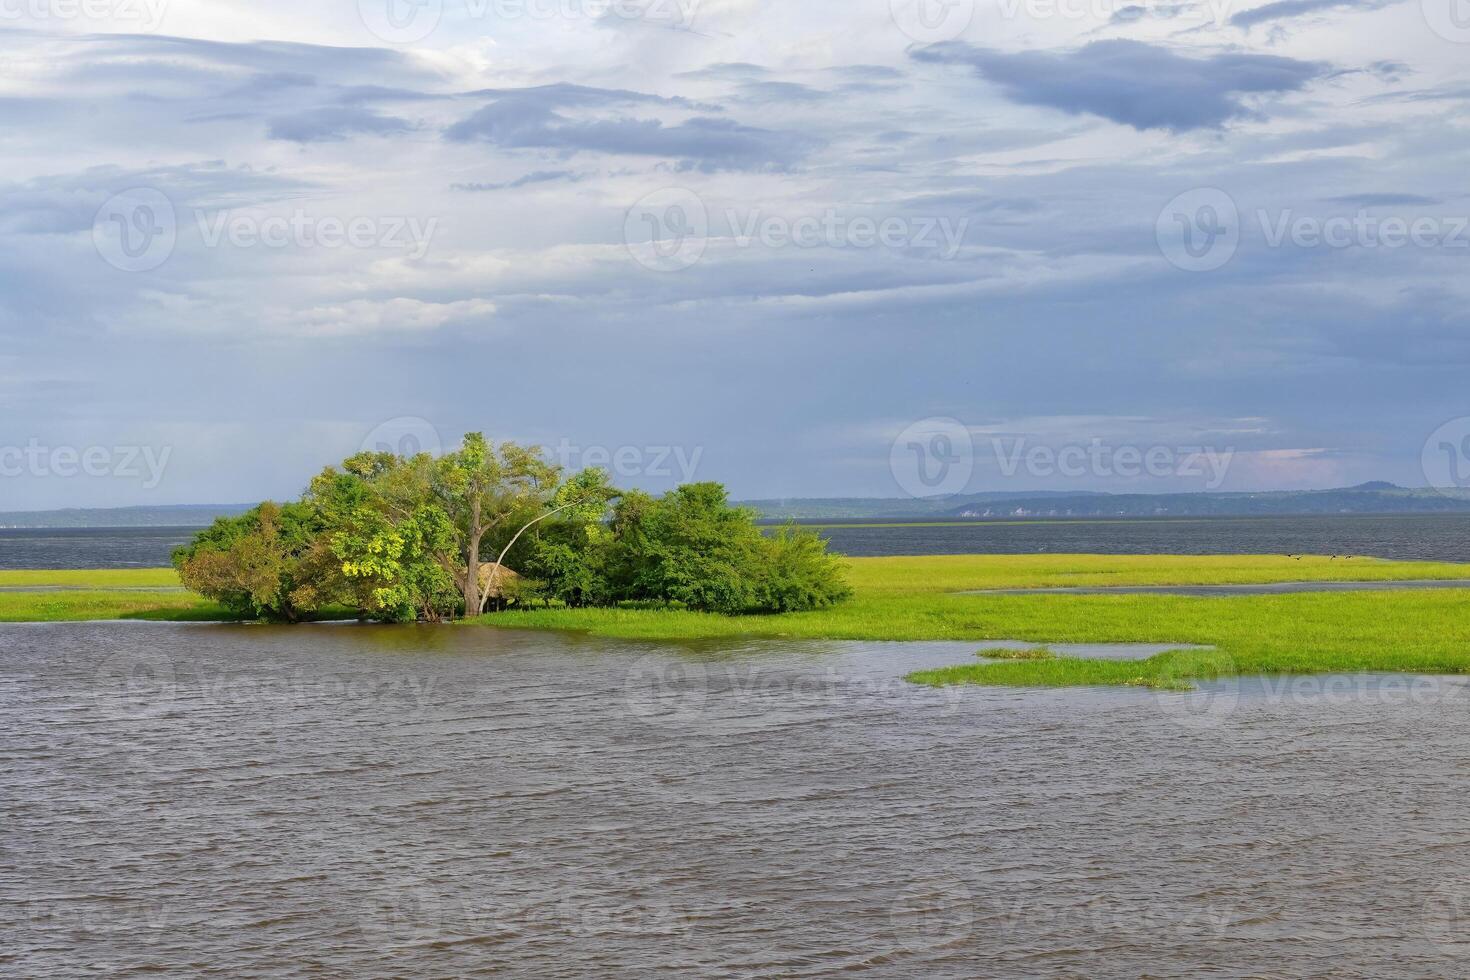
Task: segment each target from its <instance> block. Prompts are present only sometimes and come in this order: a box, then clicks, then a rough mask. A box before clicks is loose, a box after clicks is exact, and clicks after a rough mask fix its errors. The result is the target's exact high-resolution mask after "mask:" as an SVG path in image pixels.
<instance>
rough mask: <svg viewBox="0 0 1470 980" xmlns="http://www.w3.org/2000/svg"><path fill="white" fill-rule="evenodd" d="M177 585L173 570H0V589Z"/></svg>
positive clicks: (177, 578)
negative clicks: (15, 587) (5, 587)
mask: <svg viewBox="0 0 1470 980" xmlns="http://www.w3.org/2000/svg"><path fill="white" fill-rule="evenodd" d="M178 584H179V576H178V573H177V572H175V571H174V570H173V569H172V568H107V569H65V570H50V569H38V570H33V569H22V570H19V571H0V587H3V586H33V587H44V586H58V587H67V588H76V587H78V586H85V587H88V588H94V589H107V588H114V589H118V588H129V589H141V588H151V587H156V586H173V587H177V586H178Z"/></svg>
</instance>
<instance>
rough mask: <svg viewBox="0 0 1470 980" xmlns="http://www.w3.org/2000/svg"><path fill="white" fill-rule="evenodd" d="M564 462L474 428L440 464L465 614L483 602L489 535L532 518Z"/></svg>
mask: <svg viewBox="0 0 1470 980" xmlns="http://www.w3.org/2000/svg"><path fill="white" fill-rule="evenodd" d="M559 474H560V467H558V466H556V465H555V464H554V463H551V462H548V461H547V460H545V459H543V458H542V456H541V450H540V448H539V447H527V446H518V445H516V444H515V443H513V442H504V443H501V444H500V445H499V446H496V445H494V444H493V443H491V442H489V441H487V440H486V439H485V436H484V434H482V433H479V432H471V433H469V434H467V435H466V436H465V437H464V443H463V445H461V447H460V448H459V449H458V450H457V451H455V452H452V453H448V454H446V455H445V456H443V457H442V458H441V459H440V460H439V461H438V464H437V467H436V472H435V479H434V489H435V492H436V494H437V496H438V499H439V501H440V504H441V506H442V508H443V510H444V512H445V514H446V515H447V516H448V517H449V519H450V520H451V521H452V522H453V524H454V526H455V528H456V531H457V544H458V552H459V555H458V557H459V559H460V564H461V566H462V569H463V571H462V573H461V574H460V576H459V582H460V587H461V590H462V595H463V599H464V609H465V615H467V616H472V615H475V614H476V613H478V612H479V611H480V609H481V607H482V602H481V599H482V596H481V592H480V553H481V549H482V548H483V547H484V546H485V543H486V538H487V537H489V536H491V535H492V534H500V535H503V536H505V537H506V538H507V539H508V538H509V536H510V532H512V531H514V529H515V528H516V527H519V526H521V525H523V524H524V523H525V522H527V521H530V520H534V519H535V518H536V516H537V515H538V514H539V513H540V512H541V511H542V510H543V508H544V507H545V505H546V502H547V500H548V499H550V497H551V495H552V494H553V493H554V492H555V490H556V482H557V477H558V476H559Z"/></svg>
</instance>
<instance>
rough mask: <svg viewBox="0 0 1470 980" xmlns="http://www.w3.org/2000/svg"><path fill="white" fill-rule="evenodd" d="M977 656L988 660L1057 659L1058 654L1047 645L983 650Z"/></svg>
mask: <svg viewBox="0 0 1470 980" xmlns="http://www.w3.org/2000/svg"><path fill="white" fill-rule="evenodd" d="M977 656H981V657H984V658H985V659H986V660H1055V659H1056V657H1057V655H1056V654H1054V653H1052V652H1051V651H1050V650H1048V649H1047V648H1046V647H1022V648H1021V649H1019V650H981V651H980V653H979V654H977Z"/></svg>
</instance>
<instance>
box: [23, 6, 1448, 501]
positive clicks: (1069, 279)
mask: <svg viewBox="0 0 1470 980" xmlns="http://www.w3.org/2000/svg"><path fill="white" fill-rule="evenodd" d="M0 42H3V45H4V52H5V57H4V58H3V59H0V162H3V170H0V341H3V342H0V510H7V509H8V510H20V509H40V508H51V507H75V506H82V507H97V506H129V505H154V504H178V503H205V502H208V503H225V502H231V503H233V502H247V501H253V500H258V499H262V498H265V497H274V498H277V499H280V498H283V497H292V496H294V495H295V494H297V493H299V492H300V490H301V489H302V488H303V487H304V485H305V483H306V482H307V480H308V479H309V478H310V476H311V475H312V474H313V473H315V472H316V471H318V470H319V469H320V468H321V467H322V466H323V465H326V464H328V463H331V462H334V461H336V460H339V459H341V458H342V457H344V456H346V455H349V454H351V453H353V452H356V451H358V450H360V449H362V448H365V447H366V448H377V447H386V448H394V449H405V450H406V449H414V448H420V449H427V450H430V451H433V450H435V449H442V448H450V447H452V446H453V445H454V443H455V442H456V441H457V440H458V438H459V436H460V435H461V434H463V433H464V432H466V431H472V430H483V431H484V432H486V433H487V434H488V435H489V436H491V437H492V438H495V439H507V440H515V441H520V442H529V443H537V444H541V445H544V446H546V447H547V449H548V454H549V455H551V456H552V457H553V458H555V459H557V460H558V461H560V462H563V463H564V464H566V465H567V466H569V467H571V468H578V467H581V466H585V465H601V466H604V467H605V468H608V469H609V470H612V471H613V473H614V477H615V479H616V480H617V482H619V483H621V484H623V485H636V486H643V487H646V488H648V489H653V490H659V489H664V488H667V487H669V486H672V485H674V484H677V483H680V482H685V481H687V480H690V479H699V480H719V481H721V482H723V483H725V484H726V485H727V486H728V487H729V488H730V490H731V491H732V493H733V494H734V495H735V496H737V497H740V498H747V499H750V498H775V497H799V496H838V495H861V496H885V497H893V496H904V495H913V496H927V495H930V494H936V493H955V492H961V491H966V490H968V491H1008V490H1028V491H1029V490H1033V489H1047V490H1067V491H1071V490H1114V491H1146V492H1159V491H1180V490H1206V489H1223V490H1253V489H1277V488H1281V489H1302V488H1314V487H1331V486H1343V485H1350V484H1355V483H1358V482H1362V481H1366V480H1380V479H1382V480H1391V481H1394V482H1397V483H1400V484H1404V485H1410V486H1423V485H1426V484H1439V485H1444V484H1447V483H1452V482H1453V483H1461V484H1463V483H1464V482H1466V480H1470V419H1467V418H1466V417H1467V416H1470V396H1467V392H1470V384H1467V379H1470V331H1467V328H1470V313H1467V308H1470V307H1467V302H1466V299H1467V293H1470V278H1467V276H1466V270H1467V268H1470V266H1467V260H1470V230H1467V225H1470V217H1467V216H1470V190H1467V187H1466V183H1465V175H1466V173H1467V172H1470V112H1467V109H1470V0H1388V2H1384V0H1271V2H1266V3H1253V2H1232V0H1206V2H1203V3H1198V4H1196V3H1187V2H1180V3H1175V2H1168V3H1155V4H1151V5H1133V4H1132V3H1131V2H1129V0H841V2H836V0H832V2H827V0H803V2H800V3H793V2H783V3H776V2H766V0H616V2H613V0H327V2H321V3H313V4H302V3H299V2H291V3H287V2H284V0H249V2H243V0H242V2H234V0H0Z"/></svg>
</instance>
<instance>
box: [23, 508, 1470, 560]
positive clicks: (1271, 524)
mask: <svg viewBox="0 0 1470 980" xmlns="http://www.w3.org/2000/svg"><path fill="white" fill-rule="evenodd" d="M820 533H822V534H823V535H824V536H826V537H827V538H828V539H829V540H830V541H831V542H832V547H833V548H834V549H835V550H837V551H840V552H842V553H844V554H849V555H947V554H1036V553H1047V552H1049V553H1052V554H1078V553H1090V552H1096V553H1102V554H1182V555H1208V554H1277V555H1281V554H1312V555H1334V554H1337V555H1362V556H1371V557H1375V558H1396V559H1422V560H1434V561H1470V514H1434V515H1404V516H1394V517H1362V516H1346V517H1268V518H1206V519H1201V520H1127V521H1122V520H1120V521H1063V522H1055V521H1053V522H1034V523H1029V524H1007V523H1003V522H995V523H989V524H980V525H976V524H946V525H939V526H921V525H915V524H907V525H895V526H872V525H869V526H849V527H831V528H821V529H820ZM193 534H194V529H191V528H121V529H113V528H86V529H69V530H16V529H0V569H6V568H158V567H162V566H165V565H167V564H168V563H169V553H170V552H171V551H172V550H173V549H174V548H176V547H178V546H179V545H181V544H184V543H185V542H187V541H188V540H189V539H190V538H191V537H192V536H193Z"/></svg>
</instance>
